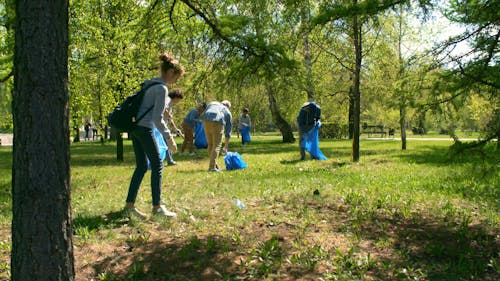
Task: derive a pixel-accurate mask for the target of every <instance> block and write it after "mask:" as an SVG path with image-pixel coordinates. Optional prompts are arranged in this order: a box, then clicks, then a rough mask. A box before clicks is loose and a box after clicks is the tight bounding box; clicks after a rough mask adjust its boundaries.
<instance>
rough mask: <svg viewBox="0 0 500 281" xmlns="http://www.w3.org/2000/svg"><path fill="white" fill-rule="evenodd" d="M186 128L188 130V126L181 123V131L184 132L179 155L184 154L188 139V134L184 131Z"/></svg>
mask: <svg viewBox="0 0 500 281" xmlns="http://www.w3.org/2000/svg"><path fill="white" fill-rule="evenodd" d="M186 127H188V128H189V126H187V125H186V123H185V122H182V130H183V131H184V140H183V141H182V146H181V153H184V150H185V149H186V146H187V145H188V139H187V135H188V132H187V131H186Z"/></svg>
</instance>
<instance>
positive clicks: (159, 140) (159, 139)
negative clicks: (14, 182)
mask: <svg viewBox="0 0 500 281" xmlns="http://www.w3.org/2000/svg"><path fill="white" fill-rule="evenodd" d="M153 134H154V136H155V139H156V144H157V145H158V150H159V152H160V159H161V161H162V162H163V161H164V160H165V157H166V156H167V151H168V146H167V144H166V143H165V139H163V136H162V134H161V133H160V131H158V129H156V128H154V129H153ZM148 169H149V170H151V162H149V159H148Z"/></svg>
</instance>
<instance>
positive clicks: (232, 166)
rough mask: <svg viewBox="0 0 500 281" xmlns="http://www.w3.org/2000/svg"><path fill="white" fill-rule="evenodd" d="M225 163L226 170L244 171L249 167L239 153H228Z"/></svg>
mask: <svg viewBox="0 0 500 281" xmlns="http://www.w3.org/2000/svg"><path fill="white" fill-rule="evenodd" d="M224 163H225V164H226V170H238V169H244V168H246V167H247V166H248V165H247V163H245V161H243V158H242V157H241V155H240V154H239V153H238V152H228V153H226V156H225V157H224Z"/></svg>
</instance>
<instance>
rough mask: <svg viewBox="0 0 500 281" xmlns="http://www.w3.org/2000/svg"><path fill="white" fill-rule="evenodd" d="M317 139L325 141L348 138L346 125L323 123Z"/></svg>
mask: <svg viewBox="0 0 500 281" xmlns="http://www.w3.org/2000/svg"><path fill="white" fill-rule="evenodd" d="M319 137H320V138H325V139H345V138H348V137H349V126H348V125H347V124H338V123H323V124H322V125H321V128H320V130H319Z"/></svg>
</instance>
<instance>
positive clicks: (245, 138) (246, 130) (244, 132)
mask: <svg viewBox="0 0 500 281" xmlns="http://www.w3.org/2000/svg"><path fill="white" fill-rule="evenodd" d="M240 134H241V140H242V142H243V143H249V142H250V140H251V138H250V126H245V127H243V128H241V129H240Z"/></svg>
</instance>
